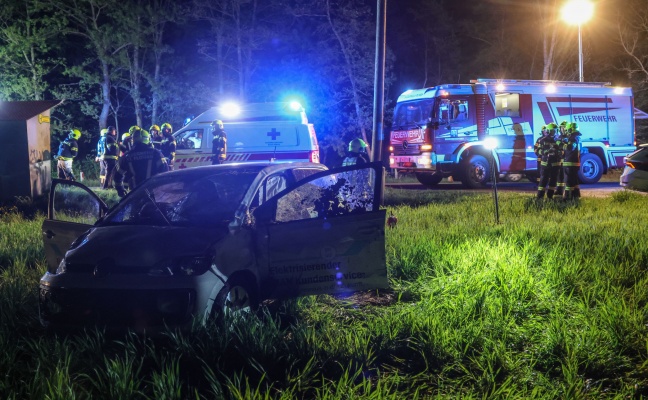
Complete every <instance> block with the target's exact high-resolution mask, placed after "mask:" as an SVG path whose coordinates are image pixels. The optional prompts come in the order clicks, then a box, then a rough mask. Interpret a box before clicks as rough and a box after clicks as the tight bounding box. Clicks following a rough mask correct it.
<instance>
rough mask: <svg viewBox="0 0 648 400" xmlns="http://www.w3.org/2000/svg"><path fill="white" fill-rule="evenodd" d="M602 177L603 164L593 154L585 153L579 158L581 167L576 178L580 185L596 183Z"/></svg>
mask: <svg viewBox="0 0 648 400" xmlns="http://www.w3.org/2000/svg"><path fill="white" fill-rule="evenodd" d="M602 175H603V162H602V161H601V159H600V158H599V156H597V155H596V154H593V153H586V154H583V155H582V156H581V166H580V169H579V170H578V178H579V179H580V181H581V183H596V182H598V181H599V180H600V179H601V176H602Z"/></svg>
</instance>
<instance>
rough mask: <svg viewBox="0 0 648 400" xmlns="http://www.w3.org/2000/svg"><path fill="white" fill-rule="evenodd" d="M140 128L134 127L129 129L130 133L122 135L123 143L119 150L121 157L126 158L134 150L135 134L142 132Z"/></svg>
mask: <svg viewBox="0 0 648 400" xmlns="http://www.w3.org/2000/svg"><path fill="white" fill-rule="evenodd" d="M141 129H142V128H140V127H139V126H137V125H133V126H131V127H130V129H128V132H126V133H124V134H123V135H122V141H121V144H120V145H119V150H120V151H121V154H120V155H121V156H125V155H126V153H128V152H129V151H130V150H131V149H132V148H133V135H134V134H135V132H137V131H140V130H141Z"/></svg>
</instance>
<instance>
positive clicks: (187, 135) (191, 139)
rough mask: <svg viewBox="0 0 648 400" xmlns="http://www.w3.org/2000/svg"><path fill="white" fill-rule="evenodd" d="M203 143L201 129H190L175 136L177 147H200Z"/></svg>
mask: <svg viewBox="0 0 648 400" xmlns="http://www.w3.org/2000/svg"><path fill="white" fill-rule="evenodd" d="M202 144H203V129H192V130H187V131H184V132H181V133H180V134H179V135H178V136H177V137H176V145H177V148H178V149H200V148H202Z"/></svg>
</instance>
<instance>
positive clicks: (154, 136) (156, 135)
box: [149, 124, 164, 150]
mask: <svg viewBox="0 0 648 400" xmlns="http://www.w3.org/2000/svg"><path fill="white" fill-rule="evenodd" d="M149 133H150V134H151V141H152V142H153V147H155V148H156V149H158V150H160V147H161V146H162V140H163V139H164V137H162V131H160V127H159V126H157V125H155V124H153V125H151V127H150V128H149Z"/></svg>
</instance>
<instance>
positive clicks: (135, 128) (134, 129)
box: [128, 125, 142, 135]
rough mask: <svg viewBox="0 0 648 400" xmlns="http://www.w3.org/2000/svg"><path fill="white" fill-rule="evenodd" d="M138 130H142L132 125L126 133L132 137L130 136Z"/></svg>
mask: <svg viewBox="0 0 648 400" xmlns="http://www.w3.org/2000/svg"><path fill="white" fill-rule="evenodd" d="M140 129H142V128H140V127H139V126H137V125H133V126H131V127H130V129H129V130H128V133H130V134H131V135H132V134H134V133H135V132H137V131H139V130H140Z"/></svg>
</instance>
